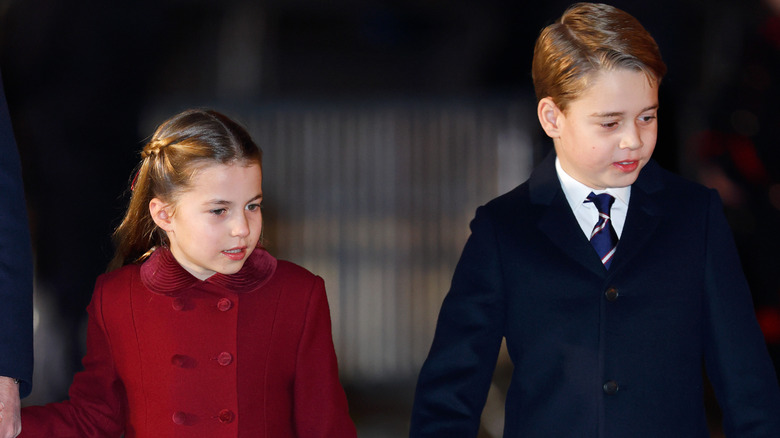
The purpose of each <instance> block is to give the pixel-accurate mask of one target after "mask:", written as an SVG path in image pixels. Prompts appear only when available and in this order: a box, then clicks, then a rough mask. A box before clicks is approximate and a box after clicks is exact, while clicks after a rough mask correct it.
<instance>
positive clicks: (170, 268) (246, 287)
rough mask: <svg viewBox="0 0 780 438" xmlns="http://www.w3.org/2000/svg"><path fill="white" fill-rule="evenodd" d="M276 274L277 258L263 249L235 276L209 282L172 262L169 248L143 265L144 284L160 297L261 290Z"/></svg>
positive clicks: (215, 278) (157, 253)
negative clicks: (202, 288) (207, 289)
mask: <svg viewBox="0 0 780 438" xmlns="http://www.w3.org/2000/svg"><path fill="white" fill-rule="evenodd" d="M275 271H276V258H274V257H273V256H272V255H271V254H269V253H268V251H266V250H264V249H262V248H255V250H254V251H253V252H252V254H250V255H249V258H248V259H247V260H246V262H245V263H244V266H242V267H241V270H240V271H238V272H236V273H235V274H232V275H225V274H220V273H216V274H214V275H212V276H211V277H209V278H207V279H206V280H199V279H197V278H195V277H194V276H193V275H192V274H190V273H189V272H187V270H186V269H184V268H183V267H182V266H181V265H180V264H179V263H178V262H177V261H176V259H174V258H173V254H171V251H170V250H168V248H158V249H156V250H155V251H154V252H153V253H152V255H151V256H149V258H148V259H147V260H146V261H145V262H144V263H143V264H142V265H141V281H142V282H143V284H144V286H146V287H147V288H148V289H149V290H150V291H152V292H154V293H157V294H161V295H170V296H174V295H179V294H181V293H182V292H183V291H185V290H187V289H189V288H191V287H194V286H197V285H207V284H212V285H215V286H218V287H220V288H223V289H227V290H229V291H231V292H238V293H245V292H252V291H255V290H257V289H259V288H260V287H262V286H263V285H264V284H266V283H267V282H268V280H269V279H270V278H271V277H272V276H273V274H274V272H275Z"/></svg>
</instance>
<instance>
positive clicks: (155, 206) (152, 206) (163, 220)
mask: <svg viewBox="0 0 780 438" xmlns="http://www.w3.org/2000/svg"><path fill="white" fill-rule="evenodd" d="M149 213H150V214H151V215H152V220H154V223H156V224H157V226H158V227H160V228H162V229H163V231H171V230H172V229H173V227H172V224H171V208H170V205H168V204H167V203H165V202H163V201H162V200H161V199H160V198H153V199H152V200H151V201H149Z"/></svg>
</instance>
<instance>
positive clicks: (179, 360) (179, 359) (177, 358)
mask: <svg viewBox="0 0 780 438" xmlns="http://www.w3.org/2000/svg"><path fill="white" fill-rule="evenodd" d="M171 363H172V364H173V365H174V366H177V367H182V368H183V367H184V365H186V364H187V357H186V356H182V355H181V354H174V355H173V357H171Z"/></svg>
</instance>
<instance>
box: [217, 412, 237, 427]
mask: <svg viewBox="0 0 780 438" xmlns="http://www.w3.org/2000/svg"><path fill="white" fill-rule="evenodd" d="M233 418H235V415H234V414H233V411H231V410H230V409H223V410H221V411H219V422H220V423H222V424H228V423H230V422H232V421H233Z"/></svg>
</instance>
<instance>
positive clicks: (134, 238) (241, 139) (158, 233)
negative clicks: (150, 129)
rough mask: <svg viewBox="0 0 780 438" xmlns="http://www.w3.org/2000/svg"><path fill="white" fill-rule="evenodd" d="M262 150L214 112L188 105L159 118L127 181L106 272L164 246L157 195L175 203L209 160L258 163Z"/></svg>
mask: <svg viewBox="0 0 780 438" xmlns="http://www.w3.org/2000/svg"><path fill="white" fill-rule="evenodd" d="M262 157H263V152H262V150H261V149H260V148H259V147H258V146H257V145H256V144H255V143H254V141H252V138H251V137H250V136H249V133H248V132H247V131H246V130H245V129H244V128H243V127H241V126H240V125H239V124H238V123H236V122H234V121H233V120H231V119H229V118H228V117H226V116H225V115H223V114H220V113H218V112H216V111H212V110H201V109H191V110H187V111H184V112H182V113H179V114H177V115H175V116H173V117H171V118H170V119H168V120H166V121H165V122H163V123H162V124H161V125H160V126H159V127H158V128H157V130H156V131H155V133H154V135H153V136H152V139H151V140H150V141H149V142H148V143H147V144H146V146H144V148H143V149H142V151H141V163H140V164H139V165H138V168H137V172H136V175H135V178H134V179H133V183H132V185H131V190H132V193H131V196H130V203H129V205H128V207H127V212H126V213H125V216H124V218H123V219H122V222H121V223H120V224H119V226H118V227H117V229H116V231H115V232H114V235H113V238H114V243H115V245H116V252H115V253H114V258H113V259H112V260H111V262H110V263H109V265H108V270H109V271H112V270H114V269H117V268H120V267H122V266H124V265H126V264H130V263H140V262H142V261H143V260H145V259H146V257H148V256H149V254H151V252H152V251H153V250H154V248H156V247H158V246H162V245H167V244H168V238H167V236H166V234H165V232H164V231H163V230H161V229H160V228H158V227H157V225H156V224H155V223H154V220H153V219H152V216H151V214H150V213H149V202H150V201H151V200H152V199H154V198H159V199H160V200H162V201H163V202H166V203H170V204H174V206H175V203H176V199H177V197H178V196H179V195H180V194H181V193H183V192H185V191H187V190H188V189H189V188H190V187H191V184H192V178H193V176H194V175H195V173H196V172H197V171H198V170H200V169H201V168H203V167H204V166H207V165H210V164H231V163H241V164H243V165H249V164H257V165H259V166H261V167H262Z"/></svg>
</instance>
